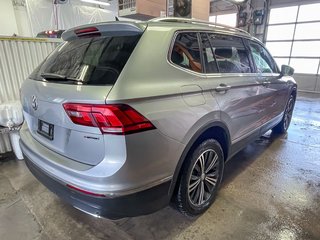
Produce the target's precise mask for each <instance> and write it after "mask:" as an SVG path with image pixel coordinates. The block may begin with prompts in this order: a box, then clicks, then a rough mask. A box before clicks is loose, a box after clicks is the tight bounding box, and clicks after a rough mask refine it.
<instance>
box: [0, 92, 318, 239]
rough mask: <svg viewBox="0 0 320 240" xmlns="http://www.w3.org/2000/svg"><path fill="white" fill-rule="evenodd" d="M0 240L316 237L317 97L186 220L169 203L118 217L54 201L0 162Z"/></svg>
mask: <svg viewBox="0 0 320 240" xmlns="http://www.w3.org/2000/svg"><path fill="white" fill-rule="evenodd" d="M0 239H4V240H11V239H14V240H16V239H17V240H18V239H19V240H20V239H25V240H28V239H44V240H47V239H48V240H51V239H52V240H53V239H59V240H64V239H77V240H81V239H193V240H196V239H210V240H211V239H223V240H227V239H252V240H259V239H276V240H277V239H278V240H291V239H292V240H295V239H299V240H300V239H314V240H319V239H320V95H312V94H304V95H302V94H299V98H298V101H297V104H296V108H295V111H294V117H293V120H292V123H291V126H290V129H289V131H288V134H286V135H283V136H274V135H272V134H271V133H267V134H266V135H265V136H263V137H261V138H260V139H258V140H257V141H256V142H254V143H252V144H250V145H248V147H246V148H245V149H244V150H243V151H241V152H240V153H239V154H237V155H236V156H235V157H234V158H233V159H232V160H230V162H228V163H227V165H226V172H225V177H224V182H223V185H222V187H221V190H220V192H219V195H218V197H217V200H216V202H215V203H214V204H213V205H212V206H211V208H210V209H209V210H208V211H207V212H206V213H205V214H204V215H202V216H200V217H198V218H196V219H188V218H185V217H184V216H182V215H181V214H179V213H178V212H176V211H175V210H173V209H171V208H170V207H167V208H165V209H163V210H161V211H158V212H156V213H154V214H151V215H147V216H142V217H136V218H127V219H121V220H117V221H111V220H107V219H97V218H94V217H91V216H88V215H86V214H84V213H82V212H80V211H78V210H76V209H74V208H72V207H70V206H69V205H67V204H65V203H64V202H62V201H61V200H59V199H58V198H57V197H56V196H55V195H54V194H52V193H51V192H49V191H48V190H47V189H46V188H45V187H43V186H42V185H41V184H40V183H39V182H38V181H37V180H36V179H35V178H34V177H33V176H32V175H31V174H30V173H29V171H28V169H27V168H26V166H25V164H24V162H23V161H16V160H13V159H12V157H10V156H7V158H6V159H4V158H2V160H1V161H0Z"/></svg>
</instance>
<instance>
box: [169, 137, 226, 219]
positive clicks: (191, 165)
mask: <svg viewBox="0 0 320 240" xmlns="http://www.w3.org/2000/svg"><path fill="white" fill-rule="evenodd" d="M201 156H203V158H201ZM202 160H203V161H202ZM203 162H204V165H203V164H202V165H201V163H203ZM211 165H212V166H211ZM201 166H204V168H201ZM210 167H212V168H210ZM223 170H224V156H223V151H222V148H221V146H220V144H219V142H217V141H216V140H214V139H208V140H205V141H204V142H202V143H201V144H200V145H199V146H198V147H196V148H195V150H194V151H193V152H192V153H191V154H190V155H189V157H188V158H187V159H186V161H185V163H184V165H183V167H182V170H181V171H182V172H181V177H180V181H179V183H178V191H177V193H176V199H175V200H176V201H175V204H176V207H177V209H178V210H179V211H180V212H181V213H183V214H184V215H186V216H189V217H195V216H197V215H200V214H202V213H203V212H205V211H206V210H207V209H208V208H209V207H210V206H211V204H212V203H213V202H214V200H215V198H216V195H217V191H218V189H219V186H220V183H221V179H222V176H223ZM198 181H199V183H198V184H196V182H198ZM194 184H195V185H194ZM193 188H194V189H193ZM192 189H193V191H191V190H192ZM202 189H203V190H202ZM202 193H203V194H202ZM197 196H198V198H197ZM201 197H202V200H200V199H201Z"/></svg>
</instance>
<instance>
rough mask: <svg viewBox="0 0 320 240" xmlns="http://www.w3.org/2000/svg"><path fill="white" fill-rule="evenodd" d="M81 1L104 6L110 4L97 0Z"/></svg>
mask: <svg viewBox="0 0 320 240" xmlns="http://www.w3.org/2000/svg"><path fill="white" fill-rule="evenodd" d="M81 2H86V3H94V4H98V5H104V6H110V3H107V2H102V1H97V0H81Z"/></svg>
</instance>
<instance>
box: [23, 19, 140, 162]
mask: <svg viewBox="0 0 320 240" xmlns="http://www.w3.org/2000/svg"><path fill="white" fill-rule="evenodd" d="M121 29H122V30H121ZM144 29H145V27H144V26H142V25H137V24H133V23H121V24H119V23H106V24H100V25H95V26H92V25H91V26H85V27H82V28H76V29H71V30H68V31H66V32H65V33H64V34H63V38H64V40H66V41H65V42H64V43H62V44H61V45H60V46H59V47H57V49H56V50H55V51H54V52H53V53H52V54H50V55H49V56H48V57H47V59H46V60H45V61H44V62H43V63H41V64H40V66H39V67H37V68H36V69H35V70H34V72H33V73H32V74H31V75H30V76H29V78H28V79H27V80H25V81H24V83H23V85H22V87H21V101H22V105H23V110H24V116H25V120H26V122H27V125H28V128H29V130H30V133H31V134H32V136H33V137H34V138H35V139H36V140H37V141H39V142H40V143H42V144H43V145H45V146H46V147H48V148H49V149H51V150H53V151H55V152H57V153H60V154H61V155H63V156H65V157H68V158H71V159H73V160H75V161H79V162H82V163H86V164H90V165H96V164H98V163H99V162H100V161H101V160H102V159H103V158H104V156H105V142H104V137H103V134H102V133H101V131H100V129H99V128H97V127H92V126H86V125H85V124H84V125H79V124H75V123H73V122H72V121H71V120H70V117H69V116H68V114H67V113H66V110H65V109H64V106H63V104H65V103H86V104H105V99H106V97H107V95H108V93H109V92H110V90H111V89H112V86H113V85H114V84H115V82H116V81H117V78H118V76H119V75H120V74H121V71H122V69H123V68H124V66H125V64H126V63H127V61H128V59H129V57H130V55H131V54H132V52H133V50H134V48H135V46H136V45H137V43H138V41H139V39H140V37H141V35H142V33H143V31H144Z"/></svg>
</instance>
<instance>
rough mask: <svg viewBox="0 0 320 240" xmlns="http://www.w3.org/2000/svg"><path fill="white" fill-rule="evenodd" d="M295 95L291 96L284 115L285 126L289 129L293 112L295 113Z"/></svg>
mask: <svg viewBox="0 0 320 240" xmlns="http://www.w3.org/2000/svg"><path fill="white" fill-rule="evenodd" d="M293 103H294V102H293V97H292V96H291V97H290V99H289V102H288V105H287V108H286V111H285V115H284V128H285V130H287V129H288V128H289V125H290V122H291V118H292V113H293Z"/></svg>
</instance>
